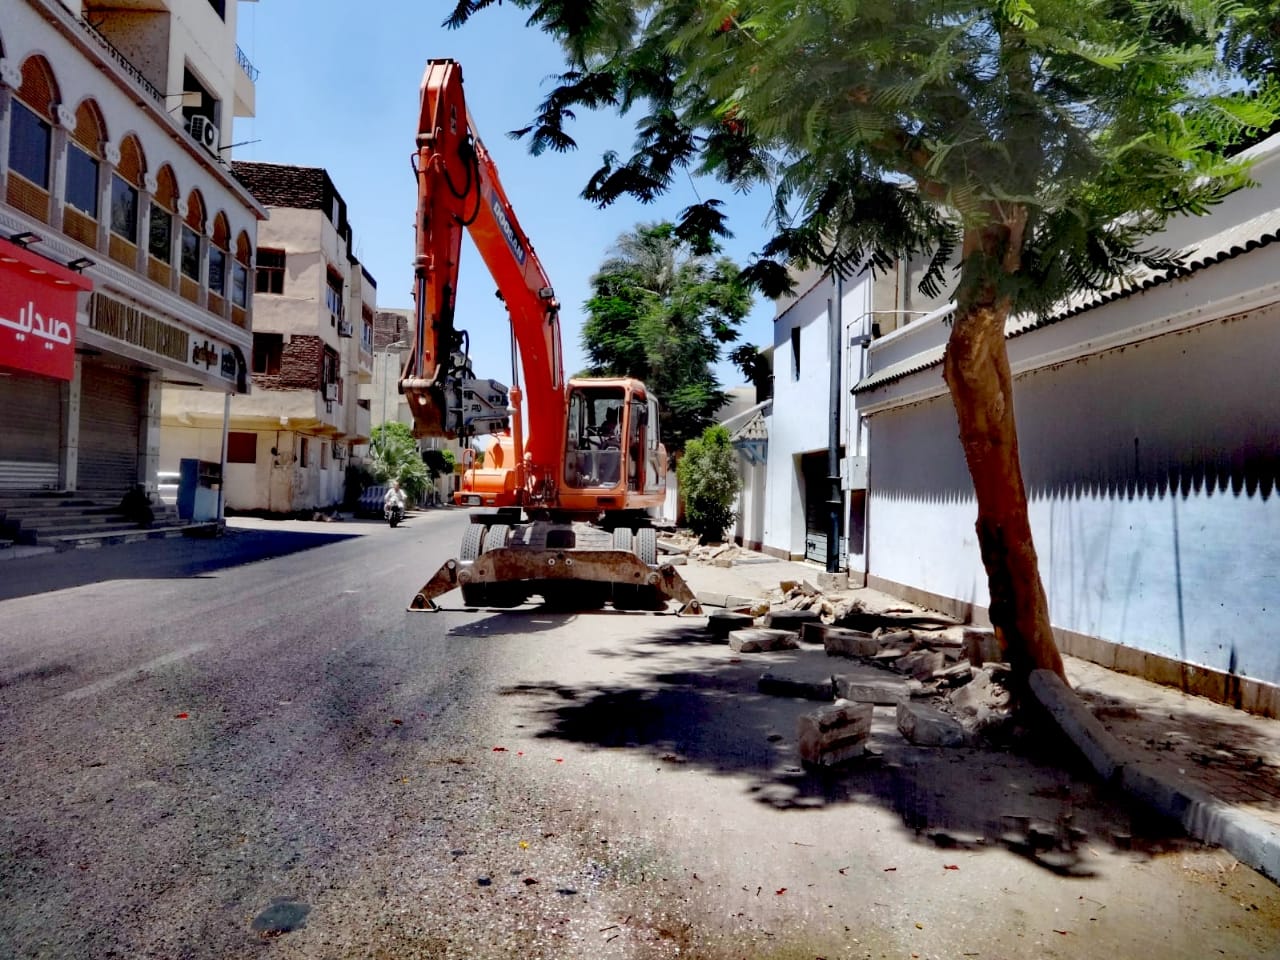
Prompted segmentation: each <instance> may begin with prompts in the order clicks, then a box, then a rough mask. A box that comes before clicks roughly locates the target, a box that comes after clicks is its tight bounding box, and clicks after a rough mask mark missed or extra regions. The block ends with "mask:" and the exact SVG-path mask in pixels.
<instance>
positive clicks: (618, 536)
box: [613, 527, 632, 553]
mask: <svg viewBox="0 0 1280 960" xmlns="http://www.w3.org/2000/svg"><path fill="white" fill-rule="evenodd" d="M631 540H632V537H631V531H630V530H628V529H627V528H626V527H618V529H617V530H614V531H613V549H615V550H625V551H626V552H627V553H630V552H631Z"/></svg>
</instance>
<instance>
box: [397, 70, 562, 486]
mask: <svg viewBox="0 0 1280 960" xmlns="http://www.w3.org/2000/svg"><path fill="white" fill-rule="evenodd" d="M415 159H416V173H417V181H418V209H417V223H416V225H415V233H416V247H415V257H414V302H415V312H416V316H415V324H414V340H413V344H412V348H411V350H410V352H409V356H408V359H407V361H406V363H405V368H404V371H403V374H402V378H401V389H402V390H403V391H404V393H405V394H406V395H407V396H408V397H409V406H410V409H411V410H412V412H413V417H414V423H415V432H417V433H418V435H420V436H453V435H456V434H457V432H458V429H457V426H456V424H454V423H452V422H451V420H450V417H449V408H450V403H451V395H450V390H449V381H450V378H451V376H453V375H456V374H457V372H458V371H457V370H456V369H455V365H454V360H453V355H454V354H455V353H456V352H457V351H458V349H459V347H460V345H461V342H462V335H461V332H460V331H459V329H458V327H457V326H456V323H455V321H456V319H457V318H456V316H455V312H454V311H455V303H456V296H457V286H458V266H459V258H460V253H461V244H462V232H463V230H466V231H467V232H468V233H470V235H471V239H472V241H473V242H474V244H475V246H476V249H477V250H478V251H479V253H480V256H481V259H483V260H484V263H485V266H486V267H487V268H488V270H489V273H490V274H491V275H492V277H493V279H494V281H495V282H496V284H497V287H498V294H499V296H500V297H501V299H502V301H503V302H504V304H505V306H506V310H507V313H508V315H509V318H510V322H511V329H512V334H513V336H514V339H515V343H516V346H517V348H518V351H519V359H520V367H521V372H522V374H523V376H524V391H525V396H526V397H527V399H528V402H529V411H530V413H529V421H528V434H529V445H528V447H527V448H526V449H527V452H528V453H529V455H530V459H531V460H532V461H533V462H535V463H540V464H547V465H548V466H550V465H551V464H553V463H555V462H557V460H558V458H559V455H560V452H559V447H558V443H559V442H561V435H562V434H563V432H564V416H565V382H564V370H563V359H562V356H561V346H560V315H559V313H560V312H559V303H558V301H557V300H556V299H555V293H554V290H553V289H552V286H551V281H550V280H549V279H548V278H547V274H546V271H545V270H544V269H543V267H542V263H541V261H539V259H538V256H537V254H536V253H535V252H534V249H533V246H532V245H531V244H530V243H529V239H528V237H527V236H526V235H525V233H524V231H523V230H522V229H521V227H520V223H519V221H518V220H517V219H516V216H515V212H514V210H513V209H512V207H511V203H510V201H509V200H508V199H507V195H506V191H504V190H503V188H502V183H501V181H500V180H499V178H498V171H497V168H496V166H495V165H494V163H493V159H492V157H491V156H490V155H489V152H488V150H486V149H485V146H484V144H483V143H482V142H481V140H480V138H479V137H478V136H477V135H476V133H475V126H474V124H473V123H472V122H471V117H470V114H469V113H468V112H467V107H466V100H465V97H464V96H463V91H462V68H461V66H459V65H458V64H457V63H456V62H454V61H452V60H431V61H429V62H428V64H427V69H426V73H425V74H424V76H423V80H422V91H421V114H420V116H419V119H418V136H417V153H416V155H415Z"/></svg>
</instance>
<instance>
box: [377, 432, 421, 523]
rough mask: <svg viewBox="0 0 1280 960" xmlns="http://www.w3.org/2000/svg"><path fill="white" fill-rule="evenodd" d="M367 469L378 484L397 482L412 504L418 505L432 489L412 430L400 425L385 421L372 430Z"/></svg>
mask: <svg viewBox="0 0 1280 960" xmlns="http://www.w3.org/2000/svg"><path fill="white" fill-rule="evenodd" d="M371 434H372V437H371V443H370V449H371V453H372V458H371V463H370V467H371V469H372V470H373V475H374V478H375V479H376V480H377V481H378V482H379V483H387V482H388V481H391V480H398V481H399V482H400V488H401V489H402V490H404V492H405V495H406V496H407V497H408V498H409V500H410V501H411V502H414V503H421V502H422V501H423V500H425V499H426V496H427V493H429V492H430V491H431V489H432V486H433V485H432V482H431V477H430V476H429V475H428V473H427V467H426V464H424V463H423V462H422V456H421V454H419V453H418V443H417V441H416V440H414V438H413V431H411V430H410V429H409V427H408V426H406V425H405V424H403V423H399V422H397V421H394V420H392V421H388V422H387V423H381V424H379V425H378V426H376V427H374V428H373V430H372V431H371Z"/></svg>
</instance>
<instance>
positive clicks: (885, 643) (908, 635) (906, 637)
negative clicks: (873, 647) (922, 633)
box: [872, 629, 916, 650]
mask: <svg viewBox="0 0 1280 960" xmlns="http://www.w3.org/2000/svg"><path fill="white" fill-rule="evenodd" d="M872 636H874V637H875V638H876V639H877V640H879V641H880V646H882V647H906V648H907V649H908V650H911V649H913V648H914V647H915V645H916V635H915V634H914V633H912V632H911V631H910V630H884V629H879V630H877V631H876V632H875V633H874V634H872Z"/></svg>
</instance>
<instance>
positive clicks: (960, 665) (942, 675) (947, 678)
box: [922, 660, 973, 686]
mask: <svg viewBox="0 0 1280 960" xmlns="http://www.w3.org/2000/svg"><path fill="white" fill-rule="evenodd" d="M972 677H973V667H971V666H970V665H969V661H968V660H959V661H957V662H956V663H953V664H951V665H950V666H944V667H943V668H942V669H941V670H935V671H934V672H933V677H932V679H934V680H942V681H944V682H945V683H949V684H951V685H952V686H959V685H960V684H962V683H968V682H969V681H970V679H972ZM922 679H923V678H922Z"/></svg>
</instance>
